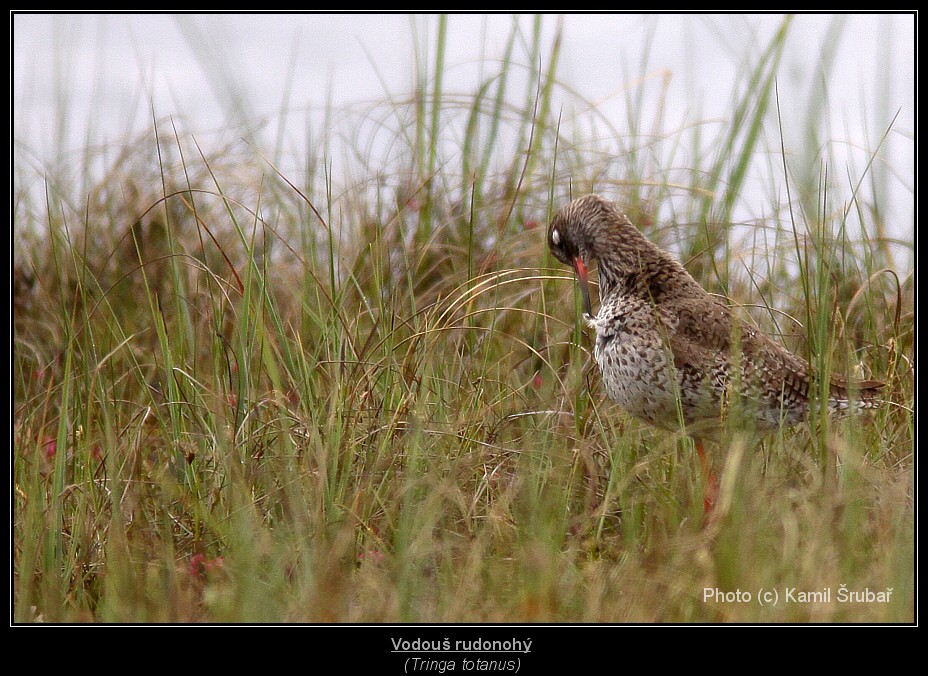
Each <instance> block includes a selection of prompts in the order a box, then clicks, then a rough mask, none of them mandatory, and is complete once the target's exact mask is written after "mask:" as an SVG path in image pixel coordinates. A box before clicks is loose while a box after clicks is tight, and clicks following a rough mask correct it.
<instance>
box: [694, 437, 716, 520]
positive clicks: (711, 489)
mask: <svg viewBox="0 0 928 676" xmlns="http://www.w3.org/2000/svg"><path fill="white" fill-rule="evenodd" d="M696 452H697V453H698V454H699V462H700V464H702V478H703V480H704V482H705V485H706V488H705V497H704V498H703V502H702V509H703V513H704V514H708V513H709V512H711V511H712V508H713V507H714V506H715V501H716V499H717V498H718V495H719V481H718V479H716V478H715V474H713V473H712V467H711V466H710V464H709V458H708V457H707V456H706V449H705V448H703V445H702V441H700V440H699V439H696Z"/></svg>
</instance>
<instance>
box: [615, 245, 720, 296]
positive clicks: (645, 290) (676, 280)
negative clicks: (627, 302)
mask: <svg viewBox="0 0 928 676" xmlns="http://www.w3.org/2000/svg"><path fill="white" fill-rule="evenodd" d="M619 251H621V253H619ZM599 288H600V297H601V298H607V297H609V296H612V295H615V294H619V295H624V296H634V297H637V298H641V299H642V300H645V301H648V302H659V301H661V300H666V299H668V298H669V297H671V296H673V297H687V296H693V295H701V293H704V292H703V291H702V287H700V286H699V284H698V283H697V282H696V280H694V279H693V278H692V276H691V275H690V274H689V273H688V272H687V271H686V270H685V269H684V268H683V266H682V265H680V264H679V263H678V262H677V261H676V260H674V259H673V258H671V257H670V256H669V255H668V254H666V253H665V252H663V251H661V250H660V249H658V248H657V247H655V246H654V245H652V244H651V243H650V242H645V245H644V246H641V247H634V248H632V247H628V246H627V245H626V247H624V248H623V249H621V250H612V251H610V252H609V254H608V255H604V256H601V257H600V258H599Z"/></svg>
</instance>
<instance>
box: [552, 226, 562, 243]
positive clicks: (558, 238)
mask: <svg viewBox="0 0 928 676" xmlns="http://www.w3.org/2000/svg"><path fill="white" fill-rule="evenodd" d="M551 243H552V244H553V245H554V246H560V245H561V233H559V232H558V231H557V230H552V231H551Z"/></svg>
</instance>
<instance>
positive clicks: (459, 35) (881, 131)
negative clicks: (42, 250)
mask: <svg viewBox="0 0 928 676" xmlns="http://www.w3.org/2000/svg"><path fill="white" fill-rule="evenodd" d="M782 22H783V16H779V15H727V14H726V15H698V14H667V15H635V14H608V15H591V14H577V15H566V16H556V15H548V16H544V17H542V18H541V20H540V21H538V22H537V23H536V18H535V17H533V16H514V15H507V14H493V15H483V16H481V15H455V16H452V17H450V20H449V21H448V24H447V36H446V39H445V43H444V44H445V52H444V54H443V55H442V58H443V61H444V63H443V64H441V65H442V66H443V68H444V83H443V87H444V90H445V92H446V93H447V94H449V95H453V94H454V92H455V91H458V92H460V93H461V94H462V95H464V94H465V93H469V92H472V91H474V90H475V89H476V88H477V87H479V86H480V84H481V83H482V82H483V81H484V79H485V78H486V76H487V74H488V73H487V70H488V63H493V62H495V61H502V60H504V59H512V60H513V61H514V62H515V63H516V64H517V65H519V66H520V67H518V68H513V69H511V70H508V71H507V73H508V77H509V78H510V79H511V82H510V83H508V90H509V91H516V92H521V91H522V88H524V87H525V86H526V85H528V84H530V71H531V70H532V69H533V68H534V69H539V68H540V69H545V68H547V66H548V65H549V63H550V62H551V60H552V58H554V57H553V54H552V52H553V50H554V49H557V50H558V53H557V59H558V65H557V75H558V79H559V81H560V82H561V83H562V84H563V85H564V86H563V87H560V88H557V89H555V90H554V92H553V97H552V101H551V110H552V111H553V113H554V115H555V116H558V117H559V119H560V120H561V124H562V125H563V127H565V128H570V127H571V126H572V125H573V124H574V123H576V121H577V120H581V119H582V120H584V124H594V125H597V126H598V127H600V128H601V130H600V133H596V132H594V133H593V134H592V135H591V136H592V137H593V138H597V137H598V138H600V139H601V143H602V147H601V148H600V150H601V151H602V152H616V153H618V152H621V149H619V148H616V147H610V146H614V135H615V134H618V135H622V134H629V135H630V134H631V133H632V130H635V131H638V132H640V130H641V129H642V128H646V129H652V130H658V129H659V130H660V131H661V133H668V134H670V133H673V132H674V131H676V130H683V129H686V128H688V127H692V126H702V127H704V128H707V129H706V131H705V132H704V133H702V136H708V135H710V134H713V133H716V130H715V129H713V127H717V126H719V125H722V124H725V122H724V120H725V119H726V116H727V111H728V110H729V108H730V107H731V106H732V103H733V99H734V98H736V97H737V96H738V95H739V92H743V91H744V89H745V87H746V86H747V82H746V81H745V80H746V78H747V77H748V75H749V71H750V67H751V65H752V63H753V62H754V61H755V60H756V59H757V51H758V50H759V48H760V47H762V46H765V45H768V44H769V43H770V42H771V40H772V39H773V37H774V35H775V34H776V33H777V31H778V30H779V29H780V26H781V24H782ZM437 23H438V19H437V17H436V16H430V15H424V16H407V15H400V14H386V15H379V14H378V15H367V14H337V15H325V14H303V15H280V14H271V15H221V14H219V15H212V14H209V15H204V14H185V15H170V14H156V15H144V14H132V15H105V14H103V15H97V14H93V15H67V14H56V15H48V14H16V15H14V17H13V114H14V122H13V134H14V140H15V144H16V145H15V150H16V160H17V163H18V164H20V165H21V164H24V163H25V164H28V165H30V166H31V167H32V168H33V170H34V171H33V172H32V173H31V174H30V172H20V173H19V174H18V179H19V186H18V187H19V189H23V188H24V186H23V183H24V182H30V181H35V182H38V183H39V184H41V182H42V177H43V176H45V175H48V174H52V175H60V173H61V170H62V168H64V167H66V166H67V165H68V163H72V164H75V163H78V162H81V163H82V173H83V174H84V175H85V178H86V169H87V164H88V163H87V162H86V154H87V152H88V149H93V152H94V153H95V155H94V157H95V158H96V167H97V170H98V172H99V174H100V175H102V173H103V172H104V171H105V170H106V167H107V164H108V162H107V160H106V152H105V149H106V148H107V147H110V148H117V149H120V148H122V147H123V146H124V145H125V143H126V142H127V139H131V138H132V137H133V136H135V135H137V134H138V133H140V132H144V131H145V130H148V131H150V130H151V128H152V125H153V122H152V120H153V119H155V118H158V119H160V118H163V117H166V116H169V117H170V118H171V120H172V121H173V123H174V124H175V125H176V126H177V127H179V128H180V129H181V130H182V131H184V132H186V133H190V134H194V135H196V137H197V140H198V142H199V143H202V144H204V145H205V146H207V147H209V146H219V145H225V144H228V143H235V142H236V140H238V139H243V140H246V141H247V142H248V143H250V144H255V145H257V147H258V148H259V149H260V150H261V152H262V153H263V154H265V155H266V156H268V157H272V158H273V160H274V161H275V162H279V163H280V165H279V166H280V168H281V169H282V170H283V171H284V172H285V173H288V172H291V171H297V170H299V167H301V166H303V165H304V163H305V161H306V155H307V153H308V152H310V151H311V150H312V147H313V144H318V143H320V139H322V138H325V142H326V144H327V148H326V152H327V153H328V154H329V161H330V162H331V163H332V164H333V171H334V172H335V174H336V175H337V174H339V173H340V172H344V171H349V169H348V167H347V165H349V164H354V165H355V168H357V165H358V164H359V163H361V164H363V163H367V164H368V165H370V166H372V167H382V166H383V165H384V164H386V162H385V154H386V153H389V149H390V145H391V142H390V139H392V135H390V136H388V139H387V140H383V139H381V138H379V137H378V135H377V134H376V133H370V135H369V138H366V139H365V142H364V144H363V145H364V147H365V150H364V154H363V155H362V154H360V153H359V152H358V148H357V146H358V143H357V138H348V136H349V135H354V136H357V135H358V132H357V127H356V126H352V127H351V130H350V131H349V130H348V129H347V128H343V129H340V128H339V127H340V125H341V124H342V123H343V122H344V120H345V118H346V117H347V116H349V115H365V114H367V113H368V112H369V110H367V109H365V108H364V106H365V105H368V106H371V105H372V104H373V103H374V102H383V101H391V100H392V101H405V100H408V99H409V97H410V96H412V94H413V92H414V91H415V88H416V86H417V84H421V83H417V82H415V79H416V73H417V72H419V73H421V72H425V70H426V69H432V70H433V71H434V70H435V68H436V66H437V64H435V63H433V61H434V59H435V58H436V55H435V52H436V50H435V43H436V35H435V33H436V31H437V30H438V29H437ZM914 26H915V18H914V16H913V15H911V14H886V15H881V14H850V15H838V16H835V15H828V14H814V15H799V16H796V17H795V19H794V20H793V21H792V22H791V23H790V25H789V32H788V35H787V36H786V45H785V48H784V51H783V57H782V62H781V64H780V66H779V68H778V71H777V81H776V90H777V98H778V101H777V104H776V105H773V106H771V109H770V112H769V113H768V115H769V120H768V122H767V123H766V124H765V125H764V128H763V133H764V134H765V135H766V136H767V137H768V138H767V141H766V144H767V146H768V147H771V148H774V149H778V148H779V147H780V144H781V141H782V144H783V147H784V148H785V149H786V152H787V154H788V155H789V157H790V161H791V162H798V163H799V165H801V163H802V162H803V156H807V157H808V162H810V163H811V166H809V167H808V168H807V171H809V172H812V173H815V172H817V171H819V169H820V166H819V162H820V156H821V154H822V152H823V148H821V147H815V144H819V145H823V144H828V145H829V147H828V148H827V152H828V153H829V154H830V157H831V158H832V159H831V163H832V164H833V166H831V167H830V171H831V172H833V173H835V174H837V175H838V176H841V177H843V176H845V175H854V176H858V175H859V174H860V173H861V172H862V171H863V168H864V167H865V166H866V164H867V163H868V162H869V161H870V159H871V157H872V154H873V152H874V149H875V148H876V146H877V145H880V144H881V150H880V154H879V161H878V162H876V163H875V164H877V165H883V166H877V167H875V168H874V171H876V172H879V173H878V180H876V181H875V183H874V187H873V189H874V190H878V191H886V192H887V193H888V196H889V197H890V199H886V200H885V203H887V204H889V205H890V209H891V210H892V212H891V213H889V214H884V216H885V217H886V220H887V222H888V223H890V224H892V226H891V227H892V228H893V229H896V228H898V234H899V236H905V233H906V232H907V231H908V230H910V229H911V228H912V227H913V222H914V220H913V219H914V199H913V192H912V191H913V173H914V143H913V130H914V91H915V84H914V64H915V55H914V45H915V39H914ZM514 27H519V28H520V30H521V33H522V35H523V36H524V37H523V40H524V43H523V44H521V45H520V44H515V45H511V44H510V36H512V35H513V34H514V33H515V31H514V30H513V29H514ZM534 30H540V31H541V33H542V35H541V40H540V44H542V45H551V46H552V50H551V51H548V50H541V53H537V54H531V53H526V52H530V49H529V47H528V40H529V38H528V36H529V35H531V34H532V32H533V31H534ZM555 41H556V45H555V44H554V43H555ZM530 60H534V61H535V63H530ZM546 62H548V63H546ZM520 74H521V75H522V77H523V82H522V83H519V82H518V78H519V76H520ZM630 101H634V102H635V107H634V108H632V107H631V105H630V103H629V102H630ZM777 105H778V106H779V108H780V110H781V117H782V118H783V119H782V123H778V122H777V119H776V116H777V109H776V108H777ZM591 111H592V113H593V114H592V115H591ZM639 111H640V115H641V116H643V117H644V116H654V119H653V120H652V119H632V118H635V117H636V116H638V115H639ZM810 120H814V121H815V124H810ZM811 128H816V129H818V130H819V132H820V134H819V136H818V137H817V138H814V137H812V135H811V134H810V131H809V130H810V129H811ZM330 130H334V131H335V132H336V133H334V134H330V133H329V131H330ZM339 134H341V136H339ZM780 135H782V139H781V138H780ZM884 136H885V139H884ZM692 138H693V137H692V136H691V135H687V134H679V138H678V139H675V147H676V151H675V152H676V153H677V154H676V157H675V161H676V162H677V163H679V164H681V165H684V166H685V165H687V164H690V165H696V164H697V162H698V158H696V157H693V156H692V153H694V152H698V151H696V150H693V149H691V148H688V147H687V144H688V143H689V141H690V140H691V139H692ZM339 142H340V143H341V144H342V147H337V146H338V144H339ZM110 163H111V161H110ZM797 166H798V165H797ZM845 167H848V169H846V168H845ZM773 173H774V174H776V172H773ZM780 173H781V174H782V171H781V172H780ZM752 174H753V179H755V180H756V179H757V178H758V175H762V176H763V179H762V180H763V181H764V183H765V184H768V183H769V181H770V175H769V174H770V172H769V167H768V166H767V162H766V160H762V161H760V167H759V168H754V169H753V170H752ZM97 178H99V176H97ZM749 180H750V177H749ZM839 180H840V179H839ZM745 193H746V195H750V194H751V191H745ZM766 194H767V191H766V190H765V191H762V192H758V193H757V199H756V200H754V201H752V199H751V198H750V197H747V198H746V199H743V200H741V205H739V208H740V209H741V212H737V211H736V212H735V213H734V214H733V216H734V217H735V218H736V219H750V218H758V217H760V215H761V214H762V213H763V212H764V211H765V206H764V202H765V200H767V196H766ZM874 199H877V200H879V201H881V202H882V201H884V200H881V199H880V196H874ZM745 209H746V210H747V211H748V212H750V213H745V212H744V210H745Z"/></svg>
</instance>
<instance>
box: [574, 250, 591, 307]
mask: <svg viewBox="0 0 928 676" xmlns="http://www.w3.org/2000/svg"><path fill="white" fill-rule="evenodd" d="M574 270H576V271H577V279H579V280H580V293H582V294H583V309H584V310H585V311H586V314H588V315H589V316H590V317H592V316H593V304H592V303H590V285H589V282H588V281H587V277H588V273H587V269H586V263H584V262H583V259H582V258H580V256H577V257H576V258H574Z"/></svg>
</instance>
